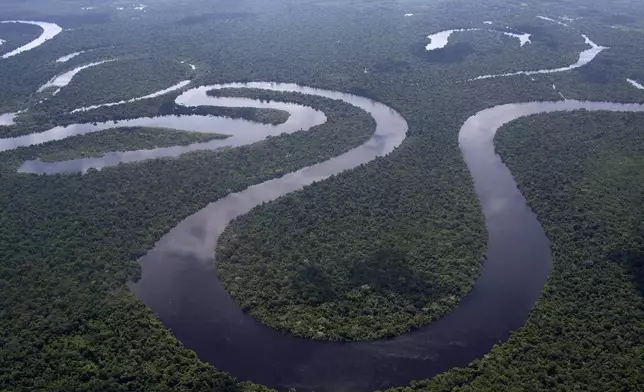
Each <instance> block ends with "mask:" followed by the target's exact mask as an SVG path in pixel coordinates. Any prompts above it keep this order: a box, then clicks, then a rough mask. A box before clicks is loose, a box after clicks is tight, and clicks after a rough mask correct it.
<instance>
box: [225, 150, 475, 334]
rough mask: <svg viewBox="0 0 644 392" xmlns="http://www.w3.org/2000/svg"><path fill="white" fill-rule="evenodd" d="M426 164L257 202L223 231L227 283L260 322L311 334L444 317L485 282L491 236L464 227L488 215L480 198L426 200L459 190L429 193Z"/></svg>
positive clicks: (370, 172) (386, 168) (399, 329)
mask: <svg viewBox="0 0 644 392" xmlns="http://www.w3.org/2000/svg"><path fill="white" fill-rule="evenodd" d="M422 170H423V169H422V168H420V167H417V168H412V167H405V166H402V165H390V164H387V163H385V162H382V161H380V162H379V164H377V165H370V166H367V167H363V168H360V169H356V170H354V171H352V172H349V173H346V174H342V175H339V176H337V177H335V178H332V179H330V180H327V181H323V182H320V183H316V184H314V185H312V186H310V187H307V188H305V189H304V190H303V191H300V192H295V193H292V194H289V195H286V196H284V197H282V198H281V199H279V200H278V201H276V202H273V203H268V204H265V205H263V206H261V207H257V208H255V209H254V210H253V211H251V212H250V213H249V214H247V215H244V216H242V217H240V218H238V219H237V220H236V221H234V222H233V223H232V224H231V225H230V226H229V227H228V228H227V229H226V231H225V232H224V233H223V234H222V236H221V237H220V240H219V247H218V250H217V253H216V256H217V268H218V271H219V277H220V279H221V280H222V281H223V283H224V286H225V287H226V289H227V290H228V291H229V292H230V293H231V295H232V296H233V297H234V298H235V299H236V300H237V301H238V302H239V304H240V306H241V307H242V308H244V309H246V310H248V311H249V312H250V314H252V315H253V316H254V317H256V318H258V319H259V320H261V321H262V322H264V323H266V324H268V325H271V326H273V327H275V328H278V329H280V330H283V331H288V332H291V333H293V334H295V335H298V336H304V337H308V338H313V339H329V340H366V339H376V338H381V337H385V336H393V335H396V334H400V333H403V332H406V331H408V330H410V329H412V328H416V327H418V326H420V325H422V324H425V323H428V322H429V321H431V320H433V319H436V318H437V317H440V316H441V315H443V314H445V313H446V312H447V311H449V310H450V309H452V308H453V307H454V306H455V305H456V304H457V303H458V301H459V300H460V298H461V297H462V296H464V295H465V294H466V293H467V292H468V291H469V290H470V289H471V287H472V285H473V283H474V282H475V281H476V279H477V278H478V276H479V273H480V267H481V264H480V257H481V256H480V255H481V254H482V252H483V249H484V246H485V242H484V238H485V236H484V235H483V233H482V232H481V231H477V230H478V228H477V227H476V226H475V227H474V228H467V227H463V226H461V225H460V224H459V222H461V221H468V222H472V221H473V222H476V221H481V220H482V217H481V215H480V213H479V212H478V211H477V209H476V204H475V203H474V202H473V201H472V202H470V204H469V207H467V208H464V207H456V208H454V209H452V210H450V211H443V210H441V212H440V213H441V216H438V213H437V208H436V207H437V205H436V202H435V200H434V199H432V198H431V197H427V198H423V197H422V196H423V195H426V194H431V191H432V190H433V191H438V189H442V190H443V191H445V190H451V191H452V192H453V193H452V196H453V197H454V200H455V201H457V200H458V199H459V196H458V195H457V194H456V193H457V191H456V189H454V188H453V187H451V186H450V185H449V184H447V183H444V182H443V183H438V184H430V183H428V182H423V183H422V184H419V185H420V186H423V187H429V189H427V188H426V190H425V191H424V192H422V193H421V192H419V190H418V185H417V186H414V185H412V184H411V183H412V182H414V181H415V180H416V179H417V178H419V177H420V176H422V175H421V172H422ZM355 184H359V187H357V188H356V187H355ZM460 197H462V196H460ZM455 204H456V206H461V205H466V206H467V201H466V200H460V201H458V202H456V203H455ZM382 227H386V228H387V233H386V235H383V233H382V232H381V230H382V229H381V228H382ZM479 227H480V226H479Z"/></svg>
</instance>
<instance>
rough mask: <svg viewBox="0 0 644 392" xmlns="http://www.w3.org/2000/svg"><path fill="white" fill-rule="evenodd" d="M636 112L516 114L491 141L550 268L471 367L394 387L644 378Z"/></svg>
mask: <svg viewBox="0 0 644 392" xmlns="http://www.w3.org/2000/svg"><path fill="white" fill-rule="evenodd" d="M643 120H644V114H631V113H629V114H616V113H610V114H608V113H593V114H589V113H587V112H584V111H579V112H573V113H564V114H561V113H560V114H543V115H537V116H531V117H527V118H524V119H520V120H517V121H515V122H513V123H511V124H509V125H507V126H505V127H504V128H503V129H502V132H501V133H500V135H499V136H497V141H496V144H497V149H498V151H499V153H500V155H501V157H502V158H503V159H504V161H505V163H506V164H507V165H508V167H509V168H510V170H511V171H512V173H513V174H514V176H515V178H516V179H517V183H518V184H519V186H520V188H521V190H522V192H523V193H524V194H525V195H526V197H527V199H528V201H529V203H530V205H531V206H532V207H533V208H534V210H535V212H536V213H537V215H538V216H539V218H540V220H541V222H542V224H543V226H544V228H545V230H546V233H547V235H548V238H549V239H550V241H551V243H552V249H553V258H554V267H553V271H552V272H551V275H550V278H549V279H548V283H547V286H546V288H545V289H544V292H543V294H542V297H541V299H540V301H539V302H538V303H537V305H536V307H535V309H534V311H533V313H532V315H531V317H530V319H529V320H528V323H527V325H526V326H525V327H524V328H523V329H521V330H520V331H519V332H518V333H516V334H514V335H513V336H512V337H511V339H510V340H509V341H508V342H507V343H505V344H502V345H499V346H497V347H495V348H494V349H493V350H492V351H491V352H490V353H489V354H488V355H486V356H485V358H484V359H481V360H478V361H476V362H475V363H474V364H472V366H471V367H469V368H466V369H459V370H453V371H449V372H447V373H446V374H443V375H440V376H438V377H436V378H435V379H433V380H430V381H427V382H419V383H414V384H412V387H411V388H400V389H397V390H398V391H412V390H418V391H451V390H455V389H456V388H457V390H458V391H463V392H465V391H468V392H469V391H520V390H523V391H571V390H578V391H596V392H600V391H601V392H604V391H636V390H639V389H640V388H641V386H642V385H644V373H642V369H644V357H642V352H643V350H644V340H642V336H644V324H642V319H644V298H643V295H644V286H643V282H644V267H643V266H644V223H643V222H644V220H643V218H644V203H643V201H644V169H643V168H644V155H642V152H643V151H644V132H643V131H644V128H643V126H642V124H644V122H643Z"/></svg>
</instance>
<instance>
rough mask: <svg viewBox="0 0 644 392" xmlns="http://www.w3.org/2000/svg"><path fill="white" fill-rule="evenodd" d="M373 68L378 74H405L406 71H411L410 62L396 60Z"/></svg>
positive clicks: (383, 62)
mask: <svg viewBox="0 0 644 392" xmlns="http://www.w3.org/2000/svg"><path fill="white" fill-rule="evenodd" d="M373 67H374V69H375V70H376V71H377V72H393V73H404V72H406V71H409V69H410V68H411V67H410V66H409V62H407V61H394V60H388V61H382V62H380V63H376V64H375V65H374V66H373Z"/></svg>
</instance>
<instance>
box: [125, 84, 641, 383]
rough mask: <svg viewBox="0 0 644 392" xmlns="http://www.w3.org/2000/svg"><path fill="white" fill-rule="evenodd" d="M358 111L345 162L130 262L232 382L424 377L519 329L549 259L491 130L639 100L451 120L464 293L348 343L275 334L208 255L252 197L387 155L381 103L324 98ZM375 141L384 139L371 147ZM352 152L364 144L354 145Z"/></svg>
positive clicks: (230, 208) (387, 123)
mask: <svg viewBox="0 0 644 392" xmlns="http://www.w3.org/2000/svg"><path fill="white" fill-rule="evenodd" d="M333 97H334V98H339V99H343V100H345V101H347V102H349V103H352V104H355V105H356V106H360V107H363V108H364V109H366V110H367V111H369V112H370V113H371V114H372V115H373V116H374V117H375V118H376V120H377V123H378V130H377V131H376V134H375V135H374V137H373V138H372V139H371V140H370V141H369V142H368V143H367V145H365V146H370V147H369V148H366V149H365V150H364V151H361V147H359V148H358V149H356V150H353V151H354V152H355V151H361V152H359V153H356V154H355V155H354V156H355V159H346V160H345V159H340V160H336V162H333V160H331V161H327V162H323V163H322V164H319V165H315V166H313V167H311V168H306V169H303V170H300V171H297V172H295V173H293V174H289V175H287V176H285V177H283V178H280V179H276V180H271V181H268V182H265V183H262V184H258V185H255V186H252V187H250V188H248V189H246V190H244V191H242V192H240V193H237V194H232V195H229V196H227V197H225V198H223V199H221V200H218V201H216V202H214V203H212V204H210V205H209V206H208V207H206V208H205V209H204V210H202V211H199V212H198V213H196V214H195V215H193V216H191V217H189V218H188V219H186V220H185V221H183V222H182V223H181V224H179V225H178V226H177V227H176V228H174V229H173V230H172V231H170V232H169V233H168V234H167V235H166V236H165V237H164V238H163V239H162V240H161V241H159V243H158V244H157V245H156V247H155V249H154V250H152V251H151V252H150V253H148V254H147V255H146V256H145V257H143V258H142V259H141V260H140V263H141V266H142V267H143V277H142V279H141V281H139V282H138V283H137V284H136V285H134V287H133V290H134V292H135V293H136V295H137V296H138V297H139V298H140V299H142V300H143V301H144V302H145V303H146V304H148V306H150V307H151V308H152V309H153V310H154V312H155V313H156V314H157V315H158V316H159V317H160V318H161V320H162V321H163V322H164V324H165V325H167V326H168V327H169V328H170V329H171V330H172V332H173V333H174V334H175V335H176V336H177V337H178V339H179V340H181V342H183V344H185V345H186V346H187V347H189V348H191V349H193V350H195V351H196V352H197V354H198V355H199V357H200V358H201V359H202V360H204V361H207V362H209V363H211V364H213V365H214V366H215V367H217V368H218V369H221V370H225V371H228V372H230V373H232V374H233V375H235V376H237V377H239V378H240V379H242V380H252V381H254V382H259V383H262V384H265V385H268V386H270V387H273V388H278V389H280V390H286V389H288V388H296V389H297V390H298V391H322V392H325V391H368V390H374V389H382V388H386V387H390V386H396V385H404V384H408V383H409V382H410V381H412V380H415V379H424V378H429V377H431V376H433V375H435V374H438V373H440V372H443V371H445V370H447V369H449V368H451V367H454V366H465V365H467V364H468V363H469V362H471V361H472V360H473V359H475V358H478V357H481V356H483V355H484V354H485V353H487V352H488V351H489V350H490V349H491V348H492V346H493V345H494V344H496V343H498V342H501V341H503V340H505V339H507V338H508V336H509V334H510V332H512V331H514V330H516V329H518V328H520V327H521V326H523V325H524V324H525V322H526V320H527V318H528V315H529V312H530V310H531V309H532V307H533V305H534V303H535V302H536V300H537V299H538V297H539V294H540V292H541V289H542V287H543V285H544V283H545V281H546V278H547V276H548V272H549V270H550V266H551V255H550V245H549V243H548V239H547V238H546V236H545V234H544V231H543V229H542V227H541V225H540V224H539V222H538V221H537V217H536V216H535V215H534V213H533V212H532V211H531V210H530V208H529V206H528V205H527V203H526V201H525V199H524V197H523V196H522V195H521V193H520V192H519V191H518V189H517V186H516V183H515V181H514V179H513V178H512V175H511V174H510V172H509V171H508V169H507V167H506V166H505V165H503V163H502V162H501V160H500V158H499V157H498V156H497V155H496V154H495V152H494V144H493V138H494V134H495V132H496V130H497V129H498V128H499V127H500V126H501V125H503V124H504V123H506V122H508V121H511V120H513V119H516V118H519V117H522V116H525V115H529V114H536V113H542V112H549V111H561V110H575V109H582V108H584V109H588V110H613V111H616V110H627V111H642V110H644V107H642V106H639V105H619V104H610V103H588V102H574V101H561V102H543V103H525V104H512V105H503V106H498V107H495V108H492V109H487V110H484V111H481V112H479V113H477V114H476V115H474V116H472V117H471V118H470V119H468V121H467V122H466V123H465V124H464V125H463V127H462V128H461V131H460V135H459V139H460V145H461V151H462V153H463V156H464V158H465V160H466V162H467V165H468V167H469V169H470V171H471V173H472V176H473V178H474V180H475V185H476V192H477V195H478V196H479V199H480V201H481V205H482V208H483V212H484V214H485V219H486V226H487V230H488V235H489V238H488V254H487V256H488V257H487V260H486V262H485V265H484V268H483V272H482V275H481V277H480V279H479V280H478V281H477V283H476V285H475V287H474V289H473V290H472V291H471V293H470V294H469V295H468V296H467V297H466V298H465V299H463V301H462V302H461V303H460V304H459V305H458V307H457V308H456V309H455V310H454V311H453V312H451V313H449V314H448V315H446V316H445V317H443V318H442V319H440V320H438V321H436V322H434V323H432V324H430V325H428V326H426V327H423V328H421V329H419V330H416V331H412V332H410V333H407V334H404V335H402V336H399V337H396V338H393V339H387V340H381V341H374V342H355V343H332V342H320V341H312V340H306V339H301V338H296V337H293V336H290V335H285V334H282V333H280V332H278V331H276V330H274V329H272V328H270V327H268V326H265V325H263V324H261V323H259V322H257V321H256V320H254V319H253V318H252V317H250V316H249V315H247V314H245V313H244V312H242V311H241V310H240V308H239V307H238V306H237V305H236V304H235V302H234V301H233V300H232V298H231V297H230V296H229V294H228V293H227V292H226V291H225V290H224V289H223V287H222V285H221V283H220V281H219V280H218V278H217V273H216V268H215V265H214V261H213V256H214V249H215V247H216V241H217V238H218V236H219V235H220V234H221V232H222V231H223V230H224V228H225V227H226V226H227V225H228V223H229V222H230V220H231V219H233V218H235V217H236V216H239V215H241V214H244V213H246V212H248V211H249V210H250V209H251V208H253V207H254V206H256V205H258V204H261V203H262V202H265V201H269V200H274V199H275V198H277V197H279V196H281V195H283V194H286V193H289V192H292V191H293V190H296V189H300V188H301V187H302V186H303V185H306V184H309V183H311V182H312V181H316V180H319V179H322V178H324V177H326V176H328V175H330V174H333V173H336V172H339V171H342V170H345V169H349V168H351V167H354V166H355V165H356V164H358V163H361V160H364V161H365V162H366V161H368V160H371V159H373V157H374V156H376V155H378V154H379V153H380V154H383V153H386V152H388V151H389V150H391V146H392V145H395V144H396V143H389V142H387V140H388V139H389V136H385V137H384V138H382V137H380V136H378V135H379V132H380V130H383V129H384V130H386V131H385V135H391V137H394V136H395V137H396V138H397V139H396V140H402V137H403V135H404V133H405V132H406V128H407V127H406V124H405V121H404V120H403V119H402V118H401V117H400V116H399V115H398V114H397V113H396V112H394V111H392V110H391V109H389V108H388V107H386V106H384V105H381V104H378V103H375V102H370V101H368V100H365V99H364V98H359V97H354V96H350V95H346V94H341V95H336V96H333ZM383 143H385V145H383ZM362 148H364V146H363V147H362Z"/></svg>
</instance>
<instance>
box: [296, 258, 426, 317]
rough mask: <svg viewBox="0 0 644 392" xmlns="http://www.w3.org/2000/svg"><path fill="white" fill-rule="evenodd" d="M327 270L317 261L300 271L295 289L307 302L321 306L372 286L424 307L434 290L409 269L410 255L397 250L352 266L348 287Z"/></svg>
mask: <svg viewBox="0 0 644 392" xmlns="http://www.w3.org/2000/svg"><path fill="white" fill-rule="evenodd" d="M327 269H328V268H327V266H326V265H325V264H323V263H314V262H306V263H305V264H302V265H300V266H299V267H298V268H297V270H296V273H295V274H294V279H293V286H294V287H295V288H296V290H297V291H298V292H300V293H302V297H303V298H304V299H305V300H306V302H308V303H311V304H314V305H321V304H323V303H325V302H331V301H336V300H340V299H342V298H344V297H345V295H346V292H348V291H351V290H353V289H357V288H367V286H368V289H369V290H373V291H375V292H376V293H379V294H381V295H383V296H387V295H388V293H396V294H398V295H400V296H404V297H406V298H408V299H409V300H410V301H411V302H412V303H413V304H414V306H416V307H422V306H423V305H424V301H425V300H424V299H423V298H424V297H426V294H427V292H431V291H432V288H433V285H432V284H431V283H429V282H428V279H427V277H426V274H424V273H422V272H419V271H416V270H413V269H411V268H409V263H408V261H407V255H406V254H405V253H404V252H401V251H397V250H394V249H380V250H377V251H375V252H374V253H372V254H371V255H370V256H368V257H367V258H365V259H364V260H354V261H352V262H351V263H349V265H347V273H348V280H347V284H346V286H345V285H338V282H337V281H336V280H335V279H334V277H333V274H332V273H331V271H327ZM342 286H344V287H342Z"/></svg>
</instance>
